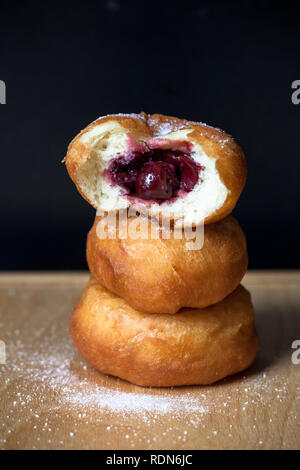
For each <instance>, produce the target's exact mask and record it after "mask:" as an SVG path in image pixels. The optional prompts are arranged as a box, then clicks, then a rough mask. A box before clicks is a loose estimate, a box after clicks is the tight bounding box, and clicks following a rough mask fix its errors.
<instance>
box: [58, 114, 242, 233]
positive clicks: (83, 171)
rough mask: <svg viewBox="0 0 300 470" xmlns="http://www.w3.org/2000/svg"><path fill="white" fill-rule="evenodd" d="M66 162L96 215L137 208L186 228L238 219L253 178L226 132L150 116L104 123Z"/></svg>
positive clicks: (84, 135)
mask: <svg viewBox="0 0 300 470" xmlns="http://www.w3.org/2000/svg"><path fill="white" fill-rule="evenodd" d="M64 162H65V163H66V166H67V170H68V172H69V175H70V177H71V179H72V180H73V181H74V183H75V184H76V186H77V188H78V190H79V192H80V193H81V194H82V196H83V197H84V198H85V199H86V200H87V201H88V202H90V204H92V205H93V206H94V207H95V208H96V209H101V210H103V211H112V210H121V209H126V208H128V207H133V208H134V209H136V210H137V211H139V212H140V213H143V214H149V213H151V214H152V215H161V217H163V218H168V219H170V220H172V221H175V223H176V222H177V221H178V220H182V219H184V222H185V224H186V225H197V224H199V223H202V222H203V221H204V222H205V223H213V222H217V221H218V220H220V219H222V218H224V217H225V216H226V215H228V214H230V213H231V211H232V209H233V208H234V206H235V204H236V202H237V200H238V198H239V196H240V194H241V191H242V189H243V187H244V185H245V182H246V173H247V169H246V163H245V158H244V154H243V152H242V150H241V149H240V147H239V146H238V145H237V144H236V143H235V142H234V140H233V139H232V138H231V137H230V136H229V135H228V134H226V133H225V132H224V131H222V130H220V129H216V128H213V127H211V126H208V125H206V124H202V123H196V122H191V121H187V120H185V119H178V118H174V117H170V116H163V115H161V114H153V115H148V114H146V113H140V114H122V115H111V116H105V117H101V118H99V119H97V120H96V121H94V122H93V123H91V124H90V125H89V126H87V127H86V128H85V129H84V130H83V131H82V132H80V134H78V135H77V136H76V137H75V138H74V139H73V141H72V142H71V143H70V145H69V147H68V152H67V155H66V157H65V159H64Z"/></svg>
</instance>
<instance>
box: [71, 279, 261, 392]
mask: <svg viewBox="0 0 300 470" xmlns="http://www.w3.org/2000/svg"><path fill="white" fill-rule="evenodd" d="M70 332H71V336H72V338H73V341H74V343H75V345H76V347H77V348H78V350H79V351H80V353H81V354H82V356H83V357H84V358H85V359H86V360H87V361H88V362H90V363H91V364H92V365H93V366H94V367H95V368H96V369H98V370H99V371H101V372H102V373H104V374H108V375H113V376H117V377H120V378H122V379H125V380H127V381H129V382H132V383H134V384H136V385H141V386H152V387H169V386H179V385H205V384H211V383H214V382H217V381H218V380H220V379H222V378H224V377H226V376H229V375H232V374H235V373H237V372H240V371H242V370H244V369H245V368H247V367H248V366H249V365H250V364H251V363H252V362H253V360H254V358H255V355H256V351H257V347H258V338H257V333H256V329H255V326H254V314H253V308H252V304H251V298H250V294H249V292H248V291H247V290H246V289H244V287H242V286H241V285H240V286H239V287H237V289H236V290H234V292H232V294H230V295H229V296H228V297H226V298H225V299H224V300H223V301H222V302H219V303H218V304H215V305H213V306H210V307H206V308H204V309H195V310H192V309H183V310H181V311H180V312H179V313H178V314H177V315H174V316H172V317H170V315H167V314H155V315H153V314H148V313H143V312H140V311H138V310H135V309H133V308H132V307H130V306H129V305H128V304H127V303H126V301H125V300H124V299H122V298H121V297H118V296H116V295H115V294H113V293H111V292H109V291H108V290H107V289H105V288H104V287H102V286H101V285H100V284H99V283H98V282H97V281H96V280H94V279H91V280H90V281H89V283H88V284H87V286H86V288H85V290H84V292H83V294H82V296H81V298H80V300H79V302H78V304H77V306H76V307H75V310H74V312H73V315H72V318H71V321H70Z"/></svg>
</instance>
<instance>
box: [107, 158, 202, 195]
mask: <svg viewBox="0 0 300 470" xmlns="http://www.w3.org/2000/svg"><path fill="white" fill-rule="evenodd" d="M200 171H201V165H200V164H199V163H196V162H195V161H194V160H193V159H192V158H191V157H190V155H189V154H188V153H184V152H181V151H179V150H169V149H167V150H165V149H154V150H149V151H147V152H144V153H141V152H132V153H131V154H129V155H126V156H120V157H118V158H116V159H115V160H113V161H112V162H111V163H110V165H109V167H108V176H109V179H110V180H111V181H112V183H114V184H117V185H119V186H121V187H122V188H123V189H124V190H125V191H126V194H127V195H130V196H136V197H138V198H141V199H146V200H149V199H151V200H155V201H158V202H160V201H164V200H166V199H171V198H172V197H176V196H177V195H178V191H179V190H181V191H184V192H190V191H192V189H193V188H194V186H195V184H196V183H197V182H198V180H199V175H200Z"/></svg>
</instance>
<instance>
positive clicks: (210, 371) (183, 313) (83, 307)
mask: <svg viewBox="0 0 300 470" xmlns="http://www.w3.org/2000/svg"><path fill="white" fill-rule="evenodd" d="M64 161H65V163H66V166H67V170H68V172H69V175H70V177H71V179H72V180H73V181H74V183H75V184H76V186H77V189H78V190H79V192H80V193H81V194H82V196H83V197H84V198H85V199H86V200H87V201H88V202H89V203H90V204H92V205H93V206H94V207H95V208H96V209H97V215H96V218H95V222H94V225H93V227H92V228H91V230H90V232H89V234H88V239H87V261H88V265H89V269H90V272H91V279H90V281H89V282H88V284H87V286H86V288H85V290H84V292H83V294H82V296H81V298H80V300H79V302H78V303H77V305H76V307H75V310H74V312H73V315H72V318H71V323H70V331H71V335H72V338H73V341H74V343H75V345H76V346H77V348H78V349H79V351H80V352H81V354H82V355H83V356H84V357H85V359H87V361H89V362H90V363H91V364H93V365H94V366H95V367H96V368H97V369H98V370H100V371H101V372H103V373H105V374H110V375H113V376H117V377H121V378H122V379H126V380H128V381H129V382H132V383H134V384H138V385H142V386H158V387H162V386H178V385H193V384H194V385H196V384H199V385H200V384H211V383H213V382H216V381H218V380H220V379H222V378H224V377H226V376H228V375H231V374H234V373H237V372H239V371H242V370H244V369H245V368H246V367H248V366H249V365H250V364H251V363H252V362H253V360H254V358H255V355H256V351H257V347H258V338H257V333H256V330H255V326H254V312H253V307H252V304H251V299H250V294H249V293H248V291H247V290H246V289H245V288H244V287H242V286H241V285H240V282H241V279H242V278H243V276H244V274H245V272H246V269H247V262H248V256H247V247H246V240H245V236H244V234H243V231H242V229H241V227H240V225H239V223H238V222H237V220H236V219H234V218H233V217H232V216H230V215H229V214H230V213H231V211H232V210H233V208H234V206H235V204H236V202H237V200H238V198H239V196H240V194H241V191H242V189H243V187H244V185H245V182H246V172H247V170H246V163H245V158H244V155H243V152H242V150H241V149H240V147H239V146H238V145H237V144H236V143H235V142H234V141H233V139H232V138H231V137H230V136H229V135H227V134H226V133H225V132H223V131H221V130H219V129H215V128H213V127H210V126H207V125H205V124H201V123H195V122H190V121H186V120H182V119H177V118H173V117H168V116H163V115H159V114H154V115H147V114H145V113H140V114H122V115H111V116H106V117H102V118H99V119H98V120H96V121H95V122H93V123H91V124H90V125H89V126H88V127H87V128H86V129H84V130H83V131H82V132H81V133H80V134H78V135H77V136H76V137H75V139H74V140H73V141H72V142H71V143H70V145H69V148H68V152H67V155H66V157H65V160H64ZM187 234H189V235H188V238H187ZM196 234H202V238H201V237H200V238H201V240H200V243H199V240H198V245H197V243H196V244H194V245H193V243H192V242H191V240H192V239H193V236H195V237H196Z"/></svg>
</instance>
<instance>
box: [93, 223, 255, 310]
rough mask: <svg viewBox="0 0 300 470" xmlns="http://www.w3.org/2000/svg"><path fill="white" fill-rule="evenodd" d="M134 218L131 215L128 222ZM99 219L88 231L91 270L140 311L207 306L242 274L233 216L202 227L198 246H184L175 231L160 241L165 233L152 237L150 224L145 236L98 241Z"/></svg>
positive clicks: (243, 254)
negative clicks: (157, 237) (196, 248)
mask: <svg viewBox="0 0 300 470" xmlns="http://www.w3.org/2000/svg"><path fill="white" fill-rule="evenodd" d="M136 219H137V218H134V217H133V218H131V219H129V221H128V226H129V227H130V225H129V224H130V222H131V220H132V221H133V223H135V221H136ZM102 220H103V219H101V218H100V217H96V219H95V222H94V225H93V227H92V229H91V230H90V232H89V234H88V239H87V261H88V265H89V269H90V271H91V273H92V274H93V276H94V277H95V278H96V279H97V281H98V282H100V283H101V284H102V285H104V286H105V287H106V288H107V289H109V290H110V291H112V292H114V293H116V294H117V295H119V296H121V297H123V298H124V299H125V300H126V301H127V302H128V303H129V304H130V305H131V306H132V307H133V308H136V309H138V310H143V311H146V312H149V313H171V314H172V313H176V312H177V311H178V310H179V309H180V308H182V307H194V308H203V307H206V306H208V305H211V304H214V303H216V302H219V301H220V300H222V299H224V297H226V296H227V295H228V294H230V293H231V292H232V291H233V290H234V289H235V288H236V287H237V286H238V285H239V283H240V281H241V279H242V278H243V276H244V274H245V272H246V269H247V262H248V256H247V247H246V240H245V236H244V234H243V231H242V229H241V227H240V225H239V223H238V222H237V221H236V220H235V219H234V218H233V217H231V216H229V217H227V218H225V219H223V220H221V221H220V222H217V223H215V224H210V225H205V227H204V244H203V247H202V248H201V249H200V250H199V249H198V250H186V242H187V241H186V239H185V238H181V239H176V238H174V231H173V230H171V233H170V235H171V238H170V239H163V231H160V232H159V237H160V238H159V239H153V238H152V239H151V237H150V225H148V228H147V235H149V237H148V239H141V240H134V239H132V238H130V237H129V236H127V238H124V239H120V238H118V237H115V239H109V238H106V239H101V238H99V237H98V235H97V227H99V225H98V223H99V222H101V221H102ZM120 227H121V228H122V227H123V225H122V222H120V224H119V226H118V228H120ZM98 234H99V232H98Z"/></svg>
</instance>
